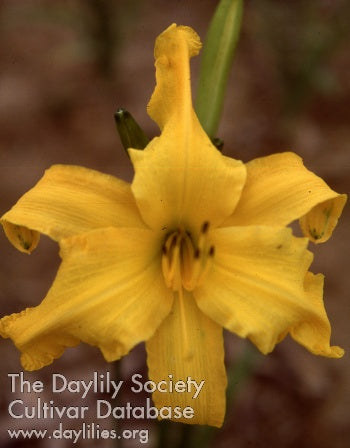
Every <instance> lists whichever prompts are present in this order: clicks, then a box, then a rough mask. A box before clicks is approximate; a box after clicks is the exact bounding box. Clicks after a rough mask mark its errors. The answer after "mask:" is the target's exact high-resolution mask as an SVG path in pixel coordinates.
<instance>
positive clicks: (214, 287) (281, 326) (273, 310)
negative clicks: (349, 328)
mask: <svg viewBox="0 0 350 448" xmlns="http://www.w3.org/2000/svg"><path fill="white" fill-rule="evenodd" d="M212 238H213V240H212V241H213V244H214V245H215V249H216V250H215V258H214V260H213V266H212V268H211V269H210V270H209V272H208V273H207V275H206V277H205V279H204V281H203V284H202V285H201V286H199V287H198V288H197V289H196V290H195V291H194V296H195V299H196V301H197V303H198V306H199V308H200V309H201V310H202V311H203V312H204V313H205V314H207V315H208V316H210V317H211V318H212V319H214V320H215V321H216V322H218V323H219V324H221V325H223V326H224V327H225V328H227V329H228V330H230V331H232V332H234V333H236V334H238V335H239V336H241V337H248V338H249V339H251V341H252V342H253V343H254V344H255V345H256V346H257V347H258V348H259V350H261V352H263V353H268V352H270V351H272V349H273V348H274V346H275V344H276V343H278V342H279V341H281V340H282V339H283V338H284V337H285V336H286V334H287V333H288V332H289V331H292V329H293V334H294V337H296V335H299V336H298V337H299V339H298V341H300V340H303V344H304V345H305V346H307V348H310V347H314V345H315V341H314V338H313V336H311V333H310V331H309V330H307V331H306V330H305V331H304V332H303V333H301V331H302V330H296V328H299V327H298V326H299V325H300V324H302V326H301V327H300V328H306V327H308V326H313V325H315V322H318V327H317V328H318V332H319V333H321V335H322V338H321V337H320V338H319V344H321V345H322V349H320V348H319V349H318V350H319V352H320V353H321V352H322V354H324V355H325V356H334V355H335V354H336V353H335V352H334V351H333V350H332V349H331V348H330V347H329V331H328V330H327V325H328V321H326V320H325V319H326V315H325V313H324V315H322V313H321V312H320V305H319V304H316V303H315V302H316V299H314V298H313V296H311V299H310V294H313V289H311V293H305V291H304V279H305V276H306V273H307V269H308V267H309V265H310V262H311V260H312V254H311V253H310V252H309V251H307V249H306V246H307V239H306V238H296V237H294V236H292V234H291V230H290V229H287V228H278V227H264V226H260V227H259V226H247V227H231V228H222V229H217V230H216V231H213V236H212ZM307 285H308V284H307ZM318 300H319V299H318ZM322 329H323V330H324V332H323V333H322ZM308 331H309V333H308ZM308 335H310V338H309V340H308V339H307V337H308ZM327 341H328V342H327ZM312 350H313V351H315V349H314V348H312Z"/></svg>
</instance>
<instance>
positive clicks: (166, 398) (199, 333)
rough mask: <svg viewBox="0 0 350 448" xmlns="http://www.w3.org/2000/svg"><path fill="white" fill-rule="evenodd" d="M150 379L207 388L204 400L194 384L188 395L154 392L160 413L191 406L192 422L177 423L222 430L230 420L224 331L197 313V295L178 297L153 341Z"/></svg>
mask: <svg viewBox="0 0 350 448" xmlns="http://www.w3.org/2000/svg"><path fill="white" fill-rule="evenodd" d="M146 348H147V362H148V368H149V377H150V379H151V380H153V381H155V382H157V383H158V382H159V381H162V380H165V381H169V379H170V377H169V375H172V377H171V379H172V380H173V381H174V382H176V381H181V380H182V381H185V382H187V381H188V380H192V381H196V382H197V384H198V385H199V384H200V383H201V382H202V381H204V385H203V386H202V389H201V391H200V393H199V394H198V396H197V397H196V398H194V394H195V392H196V389H195V387H194V386H193V384H192V387H191V390H190V391H189V392H188V391H186V392H176V391H173V392H171V393H162V392H158V391H156V392H154V394H153V400H154V402H155V405H156V406H157V407H158V408H161V407H163V406H170V407H171V408H172V409H174V408H175V407H176V406H179V407H181V408H182V409H183V408H185V407H187V406H189V407H191V408H192V409H193V410H194V416H193V418H191V419H187V418H181V419H176V421H181V422H184V423H191V424H201V425H203V424H207V425H212V426H218V427H219V426H221V425H222V422H223V419H224V415H225V388H226V383H227V380H226V373H225V367H224V346H223V336H222V328H221V327H220V326H219V325H217V324H216V323H215V322H213V321H212V320H211V319H209V318H208V317H206V316H205V315H204V314H203V313H202V312H201V311H200V310H199V309H198V307H197V305H196V303H195V301H194V299H193V297H192V295H191V294H190V293H185V295H184V297H181V296H180V297H179V296H178V297H176V298H175V300H174V305H173V309H172V311H171V313H170V314H169V316H168V317H167V318H166V319H165V320H164V321H163V323H162V324H161V326H160V327H159V328H158V330H157V331H156V333H155V334H154V336H153V337H152V338H151V339H150V340H149V341H147V343H146Z"/></svg>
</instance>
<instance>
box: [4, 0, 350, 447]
mask: <svg viewBox="0 0 350 448" xmlns="http://www.w3.org/2000/svg"><path fill="white" fill-rule="evenodd" d="M216 3H217V2H216V1H213V0H192V1H189V2H188V1H184V0H177V1H171V2H167V1H164V0H163V1H162V0H148V1H147V0H119V1H112V0H109V1H108V0H80V1H78V0H72V1H55V0H52V1H45V0H41V1H39V0H26V1H24V0H23V1H20V0H18V1H12V0H1V2H0V185H1V188H0V191H1V194H0V213H1V214H3V213H4V212H5V211H6V210H8V209H9V208H10V207H11V206H12V205H13V204H14V203H15V202H16V200H17V199H18V198H19V197H20V196H21V195H22V194H23V193H24V192H25V191H27V190H28V189H29V188H31V187H32V186H33V185H34V184H35V183H36V182H37V180H38V179H39V178H40V177H41V176H42V174H43V171H44V170H45V169H46V168H47V167H49V166H50V165H52V164H55V163H68V164H78V165H83V166H86V167H90V168H94V169H97V170H100V171H103V172H106V173H111V174H113V175H116V176H119V177H122V178H124V179H126V180H131V179H132V167H131V165H130V163H129V160H128V158H127V156H126V155H125V153H124V151H123V149H122V147H121V144H120V142H119V138H118V135H117V133H116V130H115V126H114V120H113V113H114V112H115V110H116V109H117V108H118V107H121V106H122V107H125V108H126V109H128V110H129V111H131V112H132V113H133V115H134V116H135V117H136V118H137V120H138V121H139V122H140V123H141V124H142V126H143V127H144V129H145V130H146V132H147V133H148V134H149V135H150V136H154V135H156V134H157V133H158V130H157V128H156V126H155V124H154V123H152V122H151V120H150V119H149V118H148V117H147V114H146V104H147V102H148V99H149V97H150V95H151V93H152V90H153V87H154V67H153V45H154V39H155V37H156V36H157V35H158V34H159V33H160V32H161V31H162V30H163V29H165V28H166V27H167V26H168V25H169V24H171V23H172V22H176V23H178V24H186V25H190V26H192V27H193V28H195V29H196V30H197V32H198V33H199V34H200V36H201V37H202V39H203V40H204V37H205V34H206V30H207V27H208V23H209V20H210V17H211V16H212V13H213V11H214V9H215V6H216ZM349 23H350V3H349V2H348V1H346V0H317V1H313V0H289V1H288V0H284V1H283V0H259V1H258V0H255V1H254V0H251V1H246V7H245V13H244V19H243V28H242V35H241V39H240V42H239V45H238V50H237V55H236V58H235V62H234V66H233V69H232V73H231V76H230V83H229V87H228V89H227V97H226V101H225V108H224V113H223V118H222V122H221V126H220V129H219V137H221V138H222V139H223V140H224V142H225V145H224V152H225V153H226V154H229V155H231V156H233V157H235V158H238V159H242V160H243V161H248V160H250V159H251V158H254V157H258V156H263V155H267V154H271V153H274V152H281V151H285V150H292V151H295V152H297V153H298V154H299V155H301V156H302V157H303V158H304V161H305V164H306V166H307V167H309V168H310V169H311V170H313V171H315V172H316V173H317V174H319V175H320V176H322V177H323V178H324V179H325V180H326V181H327V182H328V184H329V185H330V186H331V187H332V188H334V189H335V190H337V191H339V192H343V193H348V192H349V184H350V181H349V173H350V127H349V119H350V107H349V106H350V104H349V99H350V57H349V25H348V24H349ZM199 62H200V58H197V60H194V61H193V86H194V87H195V85H196V73H198V67H199ZM194 93H195V88H194ZM349 213H350V212H349V207H347V208H346V210H345V212H344V214H343V217H342V219H341V221H340V224H339V226H338V228H337V229H336V231H335V233H334V236H333V238H332V239H331V240H330V241H329V242H328V243H327V244H325V245H323V246H322V245H321V246H317V247H315V246H312V247H311V249H312V250H313V252H314V253H315V260H314V263H313V265H312V270H313V272H323V273H324V274H325V275H326V281H325V304H326V309H327V311H328V315H329V318H330V320H331V323H332V328H333V337H332V339H333V344H336V345H340V346H342V347H344V348H345V350H346V351H347V353H346V355H345V357H344V358H343V359H341V360H328V359H322V358H318V357H314V356H313V355H311V354H309V353H308V352H306V351H305V350H304V349H303V348H301V347H299V346H297V345H296V344H295V343H293V342H290V341H289V340H286V341H284V342H283V343H281V344H280V346H279V347H278V348H277V349H276V350H275V351H274V352H273V354H271V355H269V356H267V357H263V356H261V355H259V354H256V353H255V352H254V351H253V352H252V353H250V355H249V357H248V358H246V357H245V356H246V355H244V353H245V352H246V350H247V347H249V344H247V343H246V342H245V341H241V340H239V339H238V338H237V337H235V336H234V335H227V339H226V342H227V344H226V345H227V364H228V366H232V365H235V363H236V364H237V365H238V369H239V370H238V372H236V377H235V379H234V380H233V382H234V383H235V384H234V385H235V387H234V390H233V393H232V400H231V402H230V403H229V404H228V413H227V418H226V422H225V425H224V427H223V429H222V430H221V431H219V432H214V433H210V435H208V434H206V433H203V432H200V433H199V434H197V433H193V431H192V433H191V434H189V436H190V437H202V436H204V437H206V438H207V439H208V437H209V436H210V437H212V439H211V440H212V441H211V446H216V447H217V448H221V447H227V446H234V447H235V448H245V447H259V448H265V447H270V448H274V447H279V448H280V447H284V448H289V447H299V448H303V447H305V448H306V447H308V448H328V447H333V448H345V447H348V446H350V342H349V340H350V339H349V336H350V330H349V320H350V304H349V289H350V276H349V273H348V270H349V263H348V253H349V221H350V219H349V218H350V216H349ZM0 246H1V247H0V250H1V267H0V284H1V288H0V303H1V315H5V314H8V313H12V312H18V311H20V310H22V309H23V308H25V307H27V306H30V305H35V304H38V303H39V302H40V301H41V299H42V298H43V297H44V296H45V293H46V291H47V289H48V288H49V286H50V284H51V282H52V280H53V279H54V276H55V272H56V270H57V266H58V264H59V259H58V255H57V246H56V244H55V243H53V242H51V241H49V240H48V239H47V238H42V240H41V243H40V246H39V248H38V250H37V251H35V252H34V253H33V254H32V255H31V256H30V257H28V256H26V255H23V254H21V253H19V252H17V251H16V250H15V249H14V248H12V246H10V244H9V243H8V242H7V240H6V238H5V236H4V235H3V234H2V233H1V234H0ZM248 350H249V349H248ZM0 356H1V366H0V381H1V396H0V411H1V414H0V427H1V434H0V447H1V448H5V447H9V448H12V447H17V446H18V447H22V446H33V447H51V446H52V447H56V446H57V447H66V446H72V441H69V440H68V441H64V440H61V441H60V440H57V441H53V440H48V439H46V440H31V441H23V440H21V441H14V440H12V441H11V440H10V439H9V437H8V435H7V433H6V429H7V428H11V427H16V426H17V427H23V428H32V427H37V428H40V427H42V428H51V429H52V428H54V427H55V426H56V424H57V421H40V422H39V421H35V422H33V421H30V420H26V421H14V419H11V418H10V417H9V415H8V412H7V406H8V403H9V401H10V400H13V399H15V398H16V397H15V396H14V394H11V393H10V387H9V380H8V378H7V373H9V372H19V371H20V370H21V367H20V364H19V356H18V353H17V351H16V349H15V348H14V346H13V344H12V343H11V342H10V341H7V340H5V341H1V343H0ZM242 356H243V360H242ZM144 362H145V358H144V351H143V348H142V347H137V348H136V349H135V350H134V351H133V352H132V353H131V355H130V356H129V357H127V358H125V361H124V363H123V365H122V375H123V378H124V379H125V380H126V379H127V378H128V377H129V376H130V374H131V373H133V372H136V371H139V372H142V373H144V374H145V375H146V371H145V367H144ZM110 369H112V366H111V365H107V364H106V363H105V362H104V360H103V359H102V356H101V355H100V353H99V352H98V350H96V349H94V348H91V347H87V346H84V345H81V346H79V347H77V348H74V349H70V350H67V351H66V353H65V354H64V356H63V357H62V358H61V359H59V360H58V361H56V362H55V363H54V364H53V365H52V366H49V367H47V368H45V369H43V370H41V371H39V372H35V373H31V374H27V376H28V378H31V379H32V380H36V379H40V380H42V381H45V382H48V381H49V379H50V378H51V375H52V373H53V372H59V373H62V374H64V375H66V376H67V377H68V378H72V379H84V378H86V379H90V376H91V372H92V371H94V370H98V371H99V372H105V371H106V370H110ZM46 398H47V400H50V399H52V396H48V397H46ZM54 398H55V401H56V402H57V403H56V404H58V405H64V404H66V405H67V403H68V405H72V404H73V403H72V402H71V400H72V395H71V394H67V395H65V394H61V395H60V396H59V397H54ZM138 398H139V399H141V398H142V397H138ZM27 399H28V400H29V401H28V402H30V401H31V400H33V397H31V396H28V397H27ZM88 399H89V398H88ZM90 399H91V400H92V401H93V400H95V399H96V396H91V397H90ZM123 399H124V400H125V401H129V400H135V399H136V397H135V396H134V397H128V396H124V397H123ZM78 402H79V401H78V398H77V403H78ZM84 404H85V403H84ZM69 423H70V424H71V426H72V427H73V426H74V425H78V426H79V424H80V423H79V422H78V423H77V422H72V421H70V422H69ZM123 424H124V427H125V428H130V427H131V426H133V425H134V424H135V425H136V426H135V427H147V425H148V423H147V422H142V421H141V422H140V421H139V422H133V423H130V422H124V423H123ZM174 426H175V428H177V426H176V425H170V429H169V430H170V431H174ZM150 427H151V439H150V441H149V444H148V445H147V446H150V447H155V446H157V445H156V443H157V437H158V436H157V434H158V433H157V429H156V428H155V425H154V424H151V426H150ZM174 434H175V433H174ZM197 440H200V439H197ZM75 446H77V447H89V446H95V447H108V446H111V445H110V442H108V441H104V440H95V441H91V440H84V441H79V442H78V443H77V444H76V445H75ZM133 446H144V445H138V443H137V441H124V444H123V447H133ZM198 446H200V445H198Z"/></svg>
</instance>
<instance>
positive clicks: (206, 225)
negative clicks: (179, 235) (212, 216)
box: [201, 221, 209, 233]
mask: <svg viewBox="0 0 350 448" xmlns="http://www.w3.org/2000/svg"><path fill="white" fill-rule="evenodd" d="M208 229H209V222H208V221H204V222H203V224H202V228H201V232H202V233H207V232H208Z"/></svg>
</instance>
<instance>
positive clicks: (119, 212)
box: [1, 165, 145, 253]
mask: <svg viewBox="0 0 350 448" xmlns="http://www.w3.org/2000/svg"><path fill="white" fill-rule="evenodd" d="M1 223H2V225H3V227H4V230H5V233H6V235H7V237H8V238H9V240H10V241H11V242H12V244H13V245H14V246H15V247H16V248H17V249H19V250H21V251H22V252H27V253H29V252H31V251H32V250H33V249H34V248H35V246H36V244H37V242H38V240H39V235H38V232H40V233H43V234H45V235H48V236H50V237H51V238H52V239H54V240H56V241H59V240H60V239H62V238H65V237H69V236H73V235H78V234H80V233H84V232H87V231H89V230H93V229H97V228H102V227H110V226H116V227H145V225H144V224H143V222H142V219H141V217H140V214H139V212H138V209H137V206H136V203H135V200H134V198H133V195H132V192H131V189H130V185H129V184H128V183H127V182H124V181H121V180H119V179H117V178H115V177H113V176H110V175H107V174H102V173H99V172H98V171H94V170H91V169H88V168H83V167H80V166H70V165H54V166H52V167H51V168H50V169H48V170H47V171H46V172H45V174H44V176H43V177H42V179H41V180H40V181H39V182H38V183H37V184H36V186H35V187H34V188H32V189H31V190H29V191H28V192H27V193H26V194H24V195H23V196H22V197H21V199H20V200H19V201H18V202H17V204H15V205H14V207H12V209H11V210H10V211H8V212H7V213H5V215H4V216H3V217H2V219H1Z"/></svg>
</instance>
